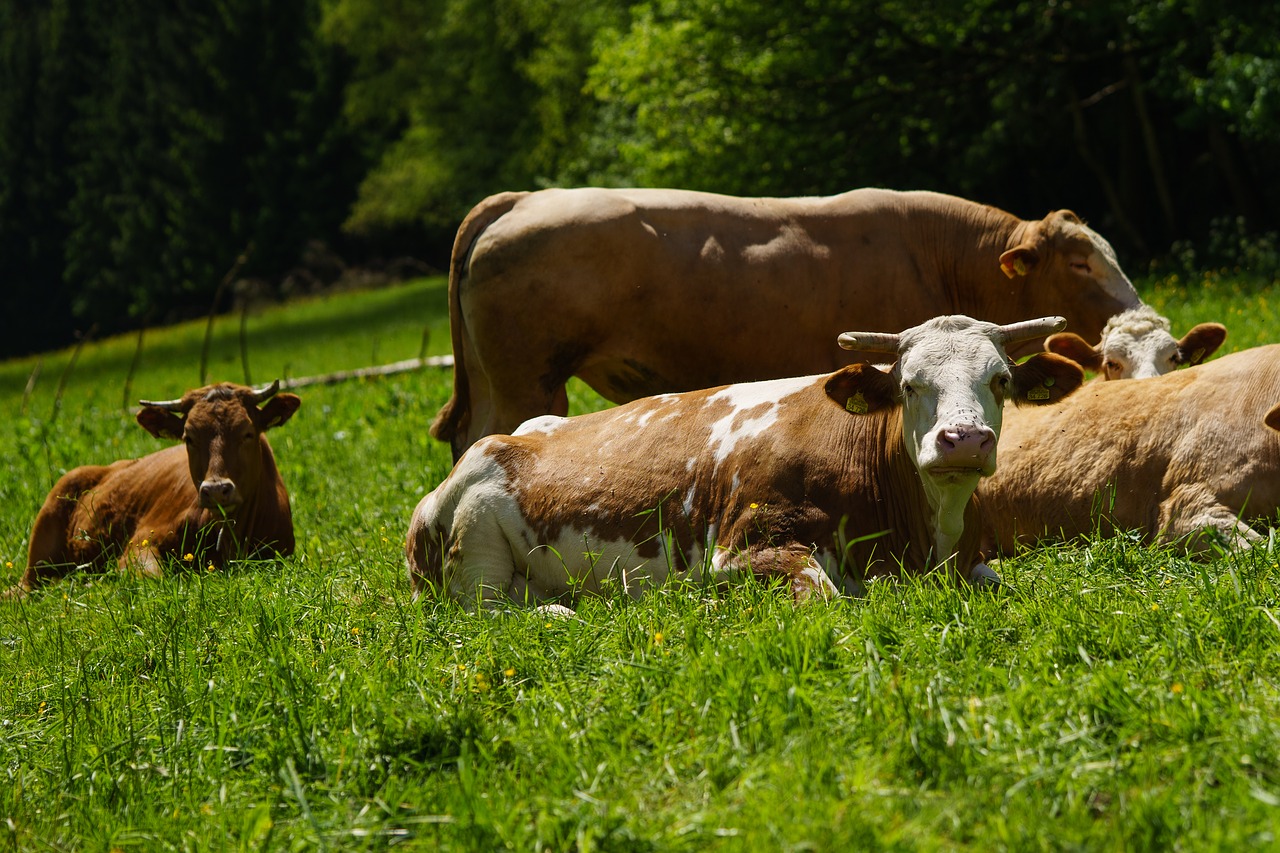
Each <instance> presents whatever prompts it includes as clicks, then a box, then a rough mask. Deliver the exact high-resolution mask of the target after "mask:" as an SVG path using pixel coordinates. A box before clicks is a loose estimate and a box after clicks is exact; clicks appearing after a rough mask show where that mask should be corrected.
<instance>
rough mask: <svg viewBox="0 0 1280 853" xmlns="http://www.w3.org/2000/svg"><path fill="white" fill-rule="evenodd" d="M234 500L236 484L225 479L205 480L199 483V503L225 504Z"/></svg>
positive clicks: (209, 504)
mask: <svg viewBox="0 0 1280 853" xmlns="http://www.w3.org/2000/svg"><path fill="white" fill-rule="evenodd" d="M235 501H236V484H235V483H233V482H231V481H230V480H226V479H217V480H205V481H204V482H203V483H201V484H200V505H201V506H206V507H213V506H227V505H229V504H233V503H235Z"/></svg>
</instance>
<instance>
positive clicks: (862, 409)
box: [844, 391, 871, 415]
mask: <svg viewBox="0 0 1280 853" xmlns="http://www.w3.org/2000/svg"><path fill="white" fill-rule="evenodd" d="M844 408H845V411H848V412H853V413H854V414H855V415H865V414H866V413H867V412H869V411H870V410H871V407H870V406H869V405H867V398H866V397H864V396H862V392H861V391H859V392H858V393H857V394H854V395H853V396H852V397H850V398H849V399H848V400H845V401H844Z"/></svg>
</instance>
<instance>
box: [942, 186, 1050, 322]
mask: <svg viewBox="0 0 1280 853" xmlns="http://www.w3.org/2000/svg"><path fill="white" fill-rule="evenodd" d="M1028 225H1029V223H1026V222H1024V221H1023V220H1021V219H1019V218H1018V217H1016V216H1014V215H1013V214H1011V213H1006V212H1005V211H1003V210H999V209H998V208H994V207H990V206H989V205H985V204H966V205H965V206H964V208H963V210H962V211H960V212H959V213H958V214H957V212H956V211H954V210H948V211H941V210H939V211H937V212H936V213H935V215H933V216H929V217H927V218H925V219H924V220H922V222H921V225H920V228H921V231H922V233H921V235H920V239H921V245H925V246H928V247H929V251H930V254H931V255H932V260H933V264H934V267H935V269H936V270H937V272H938V276H939V278H940V280H941V281H942V282H943V286H944V288H945V290H946V294H947V301H948V304H949V306H950V307H949V310H950V311H951V313H955V314H967V315H969V316H970V317H977V318H979V319H984V320H992V321H993V322H999V321H998V320H996V318H997V317H1001V318H1002V317H1004V315H1006V314H1009V313H1010V310H1011V307H1012V306H1010V305H1008V304H1005V303H1006V302H1007V290H1008V288H1007V281H1006V280H1005V277H1004V274H1003V273H1001V272H1000V255H1001V254H1002V253H1003V252H1004V251H1005V249H1007V248H1008V247H1009V246H1010V245H1012V241H1014V240H1015V239H1016V238H1017V236H1018V235H1019V234H1020V233H1021V232H1022V231H1024V230H1025V229H1026V228H1027V227H1028ZM984 283H985V284H984ZM986 285H993V286H986ZM993 299H999V300H1001V301H1000V302H999V303H995V302H993V301H992V300H993ZM940 313H941V312H940Z"/></svg>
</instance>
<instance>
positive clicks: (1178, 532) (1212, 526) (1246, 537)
mask: <svg viewBox="0 0 1280 853" xmlns="http://www.w3.org/2000/svg"><path fill="white" fill-rule="evenodd" d="M1215 534H1216V535H1215ZM1160 541H1161V542H1162V543H1165V544H1176V545H1178V546H1179V547H1181V548H1183V549H1184V550H1186V551H1187V552H1188V553H1190V554H1208V553H1212V552H1213V551H1214V550H1215V548H1216V547H1226V548H1227V549H1229V550H1248V549H1249V548H1252V547H1253V546H1254V545H1256V544H1257V543H1259V542H1261V541H1263V537H1262V536H1261V535H1260V534H1259V533H1258V532H1257V531H1256V530H1254V529H1252V528H1251V527H1249V525H1247V524H1245V523H1244V522H1243V521H1241V520H1240V513H1239V511H1237V510H1233V509H1232V508H1231V507H1229V506H1227V505H1225V504H1223V503H1222V502H1221V501H1219V500H1218V496H1217V495H1215V494H1214V493H1213V492H1212V491H1211V490H1210V489H1209V487H1208V486H1206V485H1204V484H1193V485H1188V486H1179V487H1178V488H1176V489H1174V490H1173V492H1172V493H1171V494H1170V495H1169V497H1168V498H1167V499H1165V501H1164V502H1163V503H1161V504H1160Z"/></svg>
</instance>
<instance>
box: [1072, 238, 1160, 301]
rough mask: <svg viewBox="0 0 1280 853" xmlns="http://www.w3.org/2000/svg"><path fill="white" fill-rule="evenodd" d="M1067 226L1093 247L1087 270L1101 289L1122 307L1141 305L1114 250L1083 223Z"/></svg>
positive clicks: (1136, 292) (1104, 239)
mask: <svg viewBox="0 0 1280 853" xmlns="http://www.w3.org/2000/svg"><path fill="white" fill-rule="evenodd" d="M1068 226H1069V227H1071V228H1078V229H1080V231H1081V233H1083V234H1084V235H1085V236H1086V237H1087V238H1088V240H1089V242H1090V243H1091V244H1092V245H1093V255H1092V256H1091V257H1090V258H1089V270H1090V274H1091V275H1092V277H1093V278H1094V280H1096V281H1097V282H1098V284H1099V285H1100V286H1101V287H1102V289H1103V290H1105V291H1106V292H1107V293H1108V294H1109V295H1110V296H1112V297H1114V298H1115V299H1117V300H1119V301H1120V302H1121V303H1122V304H1124V305H1141V304H1142V300H1141V299H1139V298H1138V291H1137V290H1135V289H1134V287H1133V282H1131V281H1129V277H1128V276H1127V275H1125V274H1124V270H1122V269H1120V262H1119V261H1118V260H1117V259H1116V250H1115V249H1113V248H1111V244H1110V243H1108V242H1107V240H1106V238H1104V237H1103V236H1102V235H1101V234H1099V233H1098V232H1097V231H1094V230H1093V229H1092V228H1090V227H1089V226H1088V225H1085V224H1083V223H1074V222H1073V223H1068Z"/></svg>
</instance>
